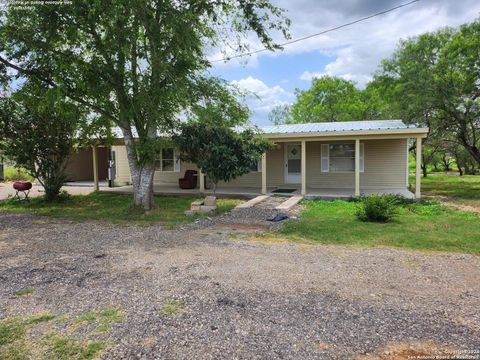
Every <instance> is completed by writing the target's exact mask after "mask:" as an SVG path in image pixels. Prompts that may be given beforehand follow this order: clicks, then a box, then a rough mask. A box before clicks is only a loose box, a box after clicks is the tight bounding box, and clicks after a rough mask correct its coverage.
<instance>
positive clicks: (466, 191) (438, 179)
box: [410, 174, 480, 208]
mask: <svg viewBox="0 0 480 360" xmlns="http://www.w3.org/2000/svg"><path fill="white" fill-rule="evenodd" d="M410 184H415V177H411V178H410ZM421 190H422V194H424V195H426V196H442V197H446V198H447V199H446V200H448V201H452V202H455V203H458V204H465V205H470V206H475V207H478V208H480V175H464V176H459V175H452V174H448V175H447V174H429V175H428V176H427V177H426V178H422V188H421Z"/></svg>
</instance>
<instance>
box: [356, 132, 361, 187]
mask: <svg viewBox="0 0 480 360" xmlns="http://www.w3.org/2000/svg"><path fill="white" fill-rule="evenodd" d="M355 196H360V139H355Z"/></svg>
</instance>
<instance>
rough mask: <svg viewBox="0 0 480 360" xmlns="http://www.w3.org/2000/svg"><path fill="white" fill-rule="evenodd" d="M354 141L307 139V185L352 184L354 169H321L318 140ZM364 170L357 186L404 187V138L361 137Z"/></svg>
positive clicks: (314, 186)
mask: <svg viewBox="0 0 480 360" xmlns="http://www.w3.org/2000/svg"><path fill="white" fill-rule="evenodd" d="M334 143H337V144H340V143H341V144H353V143H354V141H328V142H327V141H322V142H319V141H315V142H307V167H306V168H307V187H309V188H317V189H318V188H326V189H329V188H337V189H343V188H354V187H355V173H354V172H350V173H335V172H321V169H320V156H321V144H334ZM361 143H363V144H364V149H365V171H364V172H362V173H360V188H364V189H366V188H376V189H388V188H392V189H393V188H399V189H400V188H405V187H406V176H407V174H406V172H407V170H406V169H407V140H406V139H391V140H364V141H361Z"/></svg>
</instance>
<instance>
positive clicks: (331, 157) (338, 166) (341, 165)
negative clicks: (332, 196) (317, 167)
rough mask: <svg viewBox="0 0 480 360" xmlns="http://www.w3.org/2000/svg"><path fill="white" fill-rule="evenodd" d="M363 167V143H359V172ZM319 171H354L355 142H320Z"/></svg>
mask: <svg viewBox="0 0 480 360" xmlns="http://www.w3.org/2000/svg"><path fill="white" fill-rule="evenodd" d="M364 167H365V161H364V144H360V172H363V171H364ZM321 171H322V172H340V173H341V172H354V171H355V144H322V154H321Z"/></svg>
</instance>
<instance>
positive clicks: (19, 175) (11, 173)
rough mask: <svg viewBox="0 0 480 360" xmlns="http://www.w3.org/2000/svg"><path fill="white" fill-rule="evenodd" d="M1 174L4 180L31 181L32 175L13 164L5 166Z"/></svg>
mask: <svg viewBox="0 0 480 360" xmlns="http://www.w3.org/2000/svg"><path fill="white" fill-rule="evenodd" d="M3 176H4V178H5V181H20V180H21V181H33V177H32V176H30V175H29V174H28V173H27V172H26V171H25V170H24V169H17V168H15V167H13V166H5V169H4V170H3Z"/></svg>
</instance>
